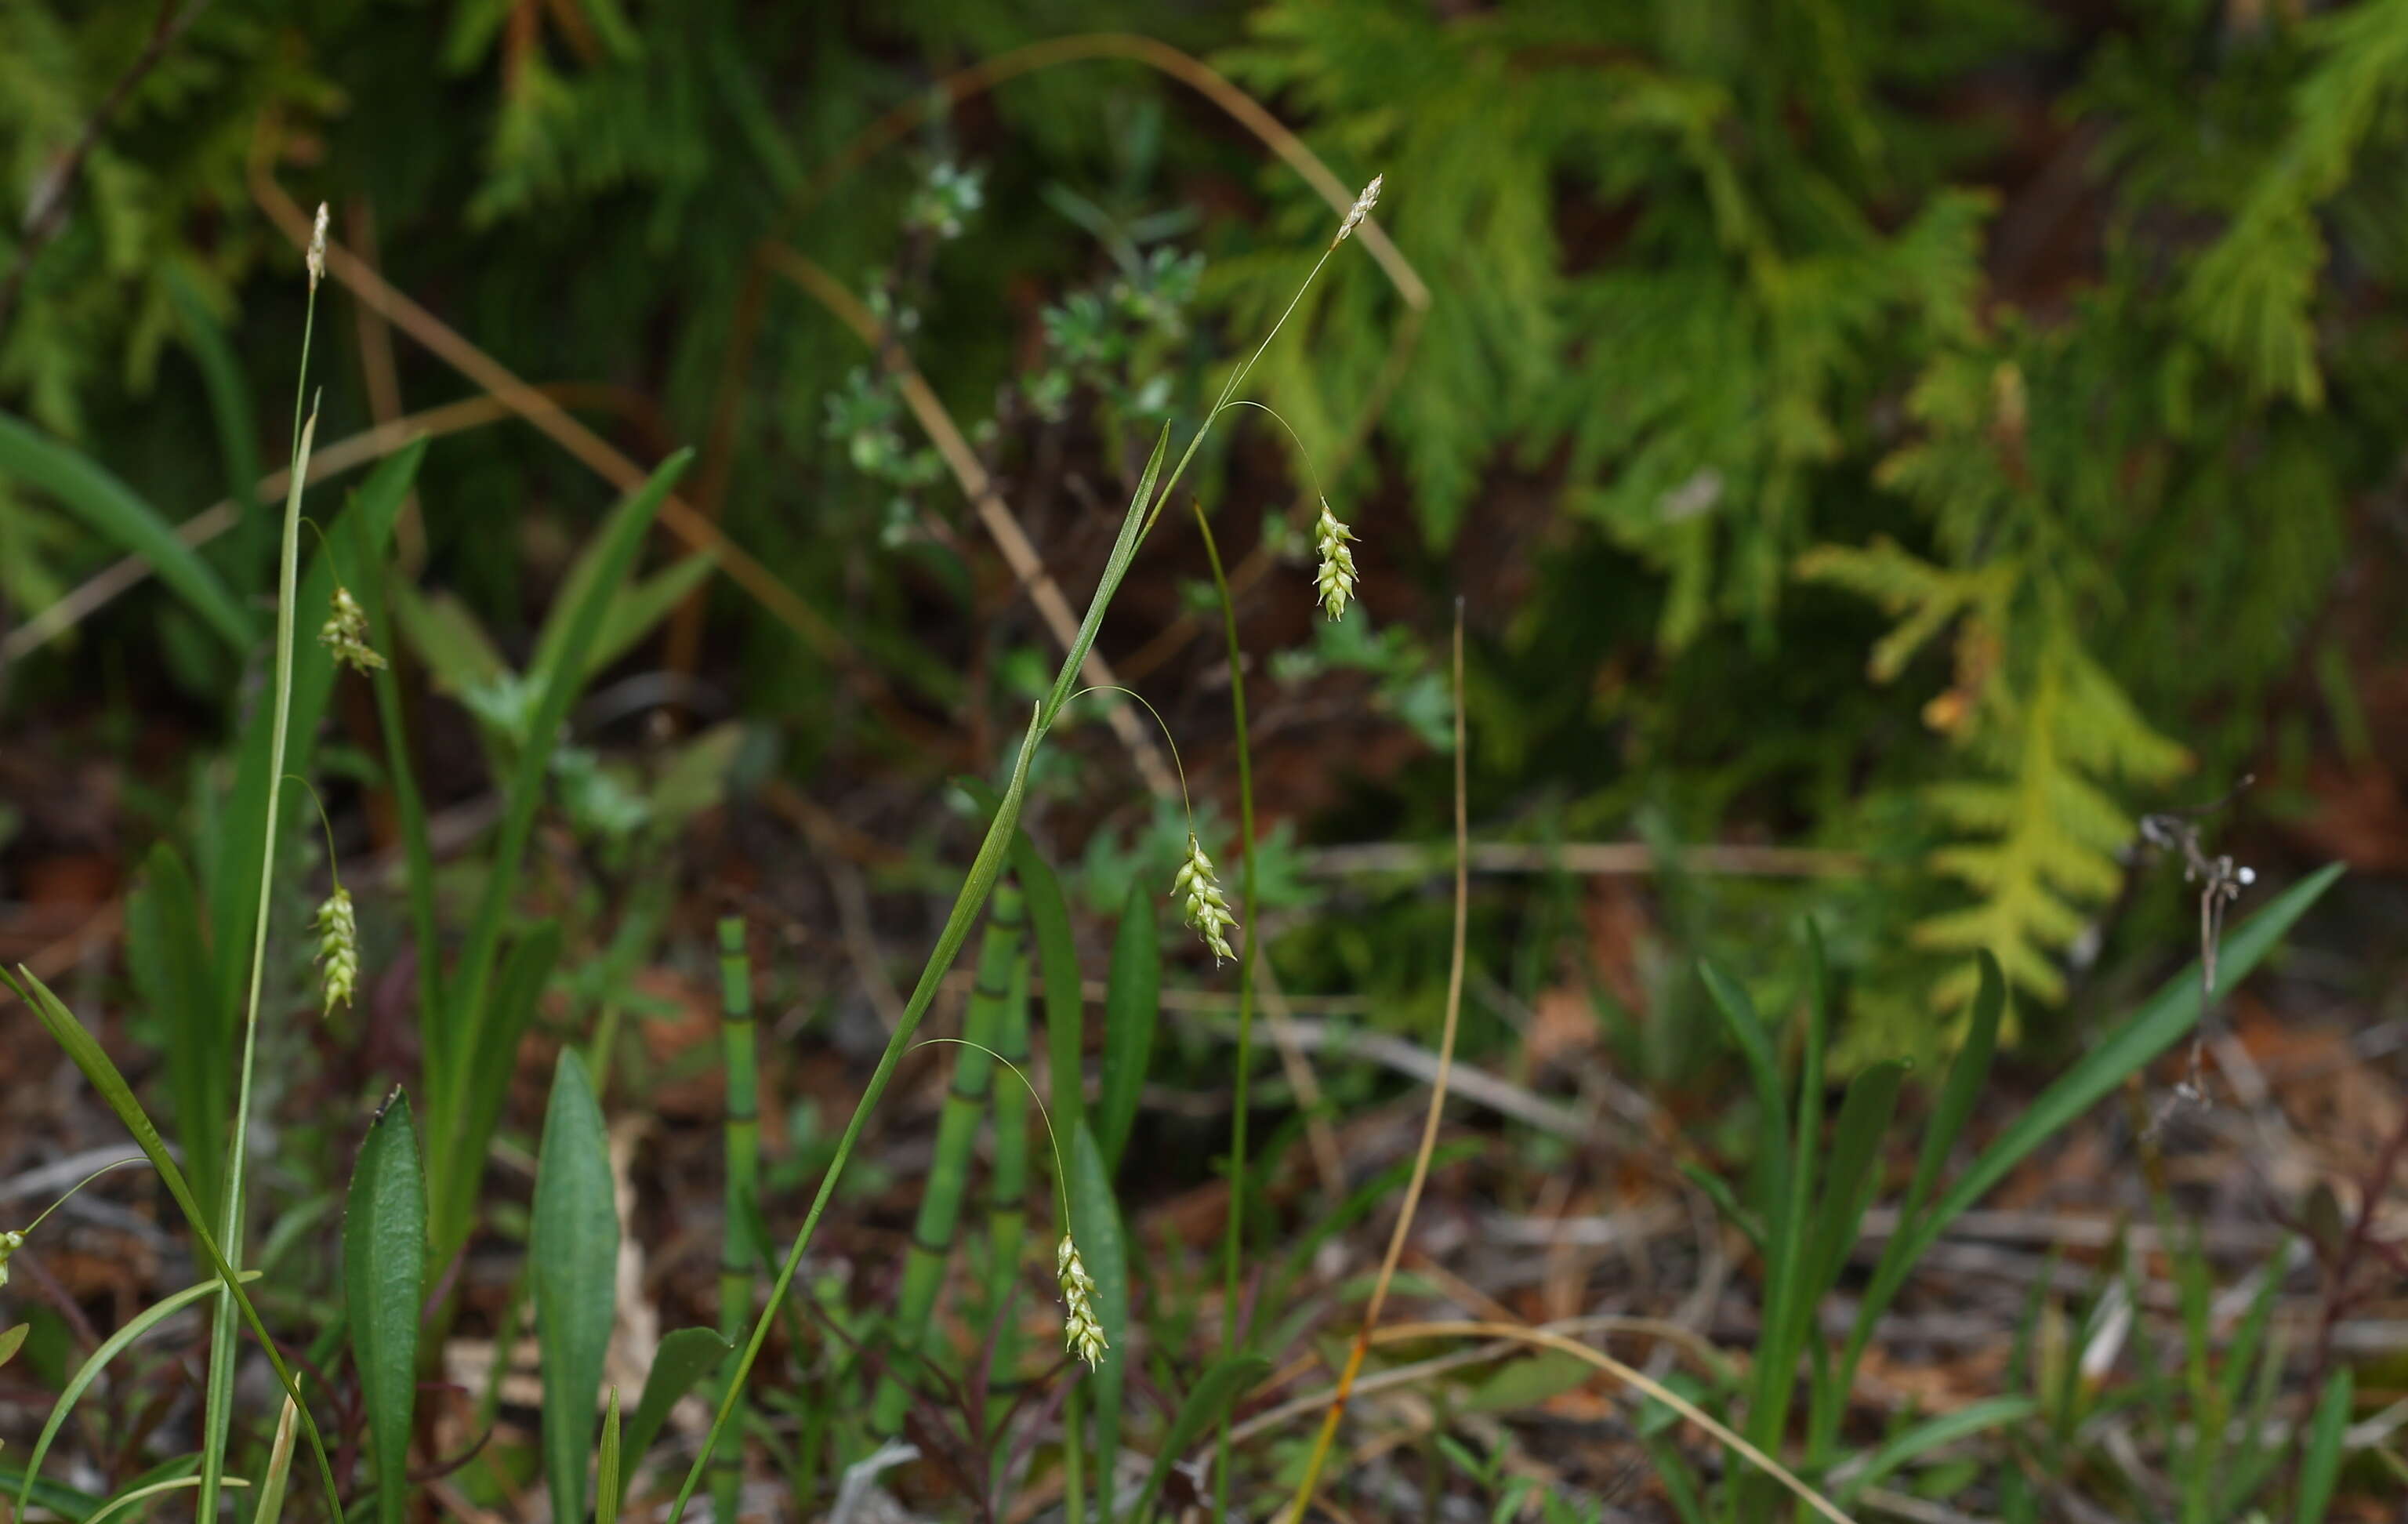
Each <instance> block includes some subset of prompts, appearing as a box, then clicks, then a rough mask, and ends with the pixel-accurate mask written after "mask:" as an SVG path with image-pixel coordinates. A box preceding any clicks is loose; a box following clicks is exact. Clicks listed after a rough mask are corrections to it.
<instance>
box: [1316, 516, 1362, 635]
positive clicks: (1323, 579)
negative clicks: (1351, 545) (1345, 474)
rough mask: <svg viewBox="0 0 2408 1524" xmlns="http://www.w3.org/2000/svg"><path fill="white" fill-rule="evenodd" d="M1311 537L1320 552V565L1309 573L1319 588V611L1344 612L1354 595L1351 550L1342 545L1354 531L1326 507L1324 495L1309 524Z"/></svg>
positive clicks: (1336, 615) (1353, 565) (1330, 614)
mask: <svg viewBox="0 0 2408 1524" xmlns="http://www.w3.org/2000/svg"><path fill="white" fill-rule="evenodd" d="M1312 538H1313V541H1314V543H1315V544H1316V545H1317V546H1318V548H1319V549H1320V552H1321V566H1320V568H1318V569H1317V570H1315V571H1314V573H1313V577H1312V581H1313V586H1314V587H1315V588H1316V589H1317V590H1318V592H1319V595H1320V597H1321V607H1322V611H1324V612H1326V613H1327V614H1328V615H1329V617H1330V618H1332V619H1336V618H1338V617H1339V616H1340V615H1341V614H1343V613H1345V612H1346V605H1347V602H1348V600H1350V599H1352V598H1353V597H1355V553H1354V552H1353V551H1350V550H1348V549H1347V548H1346V542H1347V541H1348V540H1350V539H1354V538H1355V531H1354V530H1352V529H1349V528H1347V527H1346V525H1343V524H1340V522H1339V521H1338V515H1337V514H1335V513H1332V512H1331V511H1329V499H1328V498H1326V497H1324V498H1323V499H1322V500H1321V517H1320V519H1319V520H1318V521H1317V522H1316V523H1315V524H1314V525H1313V526H1312Z"/></svg>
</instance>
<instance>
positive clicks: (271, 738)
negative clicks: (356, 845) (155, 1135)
mask: <svg viewBox="0 0 2408 1524" xmlns="http://www.w3.org/2000/svg"><path fill="white" fill-rule="evenodd" d="M308 265H309V293H308V302H307V304H306V306H305V307H304V309H303V316H302V320H301V364H300V374H299V376H298V378H297V380H296V382H295V385H294V397H293V466H292V478H291V480H292V487H291V489H290V490H289V491H288V492H286V494H285V497H284V535H283V540H282V544H281V547H280V548H279V552H278V554H277V566H276V678H275V683H274V686H273V688H272V689H271V691H270V694H269V700H268V701H269V702H270V703H271V704H273V705H274V706H275V709H274V718H273V720H272V721H271V722H270V725H269V729H268V743H267V768H268V779H267V814H266V820H265V843H264V845H263V847H262V850H261V852H260V857H259V901H258V906H257V913H256V914H255V915H254V916H253V917H252V926H251V989H250V995H249V997H248V999H247V1000H246V1002H245V1009H244V1013H243V1023H242V1066H241V1069H240V1070H239V1071H238V1074H237V1078H236V1084H235V1106H234V1135H233V1138H232V1140H231V1141H230V1142H229V1143H228V1144H227V1152H226V1164H225V1180H224V1183H223V1186H222V1196H223V1201H222V1208H221V1211H220V1213H219V1216H218V1243H219V1244H220V1245H221V1247H222V1253H223V1254H224V1256H225V1260H226V1264H227V1266H228V1267H229V1268H230V1269H232V1270H236V1271H238V1270H240V1269H241V1268H242V1238H243V1205H244V1201H243V1180H242V1172H243V1161H244V1157H245V1155H246V1153H247V1144H248V1143H249V1135H250V1132H251V1076H252V1072H253V1070H254V1068H255V1066H256V1063H257V1060H258V1056H259V1000H260V992H261V986H262V985H263V983H264V982H265V977H266V973H267V921H268V913H269V910H270V908H271V907H270V896H271V895H272V894H273V892H274V889H275V884H276V837H277V828H278V826H279V815H280V809H279V806H280V805H281V803H282V793H283V784H284V752H285V746H286V744H287V742H288V740H289V739H290V738H289V736H288V735H287V731H288V729H289V728H290V726H291V722H292V713H293V640H294V613H295V611H294V606H293V605H294V598H295V597H298V591H297V584H298V582H299V565H300V559H301V491H302V485H303V483H304V482H307V481H308V474H309V446H310V443H311V440H312V439H313V438H314V436H315V435H316V434H317V431H318V416H317V411H316V410H315V409H312V410H310V412H309V417H308V422H307V423H304V422H303V421H302V413H301V405H302V401H303V399H304V398H305V397H306V396H307V395H308V381H309V340H310V338H311V336H312V334H313V332H314V331H315V328H316V324H317V319H318V287H319V285H320V283H321V282H322V281H323V280H324V279H325V273H326V208H325V207H324V205H323V204H321V205H320V206H319V208H318V222H317V227H316V231H315V232H314V233H313V234H312V236H311V237H310V240H309V254H308ZM239 1354H240V1345H239V1344H238V1343H237V1341H236V1332H235V1303H234V1299H233V1298H231V1297H220V1298H219V1299H218V1301H217V1303H216V1306H215V1307H214V1309H213V1310H212V1316H211V1317H210V1319H209V1372H208V1396H207V1401H206V1403H205V1406H204V1410H203V1416H202V1427H201V1473H200V1495H199V1497H198V1498H197V1499H196V1500H195V1502H194V1503H193V1509H194V1513H195V1517H200V1518H204V1519H215V1518H216V1517H218V1486H219V1481H220V1479H221V1478H222V1476H223V1474H224V1471H225V1447H226V1438H227V1434H228V1431H230V1430H231V1428H232V1427H233V1422H234V1367H235V1361H236V1359H237V1358H238V1357H239Z"/></svg>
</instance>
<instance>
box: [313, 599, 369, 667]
mask: <svg viewBox="0 0 2408 1524" xmlns="http://www.w3.org/2000/svg"><path fill="white" fill-rule="evenodd" d="M318 643H319V644H320V645H322V646H324V647H325V648H326V649H327V650H329V651H331V652H333V653H334V654H335V661H336V663H337V665H339V666H343V667H348V668H350V669H351V670H352V671H354V672H358V673H360V674H361V675H363V676H366V674H367V673H369V672H373V671H375V670H376V669H378V668H380V667H382V666H383V665H384V658H383V657H382V656H380V655H379V654H377V651H376V647H374V646H372V645H370V644H368V616H367V612H366V611H365V610H363V609H362V608H361V607H360V600H359V599H357V598H355V597H351V589H350V588H348V587H344V586H341V585H339V584H337V587H336V588H335V596H334V598H333V599H332V600H331V611H330V612H329V613H328V614H327V615H326V622H325V623H324V624H323V625H319V626H318Z"/></svg>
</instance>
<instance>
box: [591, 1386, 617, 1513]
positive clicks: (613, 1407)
mask: <svg viewBox="0 0 2408 1524" xmlns="http://www.w3.org/2000/svg"><path fill="white" fill-rule="evenodd" d="M594 1472H595V1477H594V1524H619V1388H618V1387H617V1386H616V1385H615V1384H614V1385H613V1386H612V1387H610V1404H609V1407H608V1408H607V1409H605V1410H604V1412H603V1415H602V1450H601V1454H600V1455H599V1456H598V1457H597V1458H596V1459H595V1467H594Z"/></svg>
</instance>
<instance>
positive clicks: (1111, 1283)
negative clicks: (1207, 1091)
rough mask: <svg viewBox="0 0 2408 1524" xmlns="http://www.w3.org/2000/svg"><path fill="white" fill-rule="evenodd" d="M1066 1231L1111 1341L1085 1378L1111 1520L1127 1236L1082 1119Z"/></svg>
mask: <svg viewBox="0 0 2408 1524" xmlns="http://www.w3.org/2000/svg"><path fill="white" fill-rule="evenodd" d="M1070 1232H1071V1236H1072V1238H1073V1239H1074V1240H1075V1241H1076V1242H1077V1244H1078V1245H1079V1258H1081V1259H1082V1260H1084V1261H1085V1263H1086V1266H1087V1273H1088V1274H1089V1275H1091V1276H1093V1277H1094V1278H1095V1282H1096V1299H1095V1300H1096V1321H1097V1322H1098V1323H1101V1324H1102V1325H1103V1327H1104V1342H1105V1343H1106V1344H1110V1345H1111V1348H1110V1349H1109V1350H1107V1351H1106V1352H1105V1354H1104V1359H1103V1363H1102V1364H1100V1365H1098V1366H1097V1367H1096V1369H1095V1371H1094V1372H1093V1373H1090V1375H1089V1376H1088V1378H1087V1384H1088V1386H1089V1387H1092V1388H1093V1390H1094V1393H1095V1399H1096V1405H1095V1414H1096V1514H1097V1517H1098V1518H1100V1519H1102V1520H1103V1521H1104V1524H1111V1518H1112V1472H1113V1463H1112V1462H1113V1458H1114V1457H1115V1456H1117V1455H1118V1454H1119V1453H1120V1438H1121V1393H1122V1389H1123V1387H1124V1386H1125V1378H1126V1373H1127V1369H1128V1367H1127V1359H1128V1351H1127V1348H1126V1344H1125V1342H1126V1340H1127V1338H1128V1331H1129V1283H1128V1241H1127V1239H1126V1238H1125V1236H1124V1235H1123V1233H1122V1231H1121V1213H1120V1204H1119V1203H1118V1202H1117V1201H1113V1199H1112V1176H1111V1171H1110V1170H1107V1169H1106V1168H1105V1167H1104V1156H1103V1153H1102V1151H1101V1150H1100V1149H1098V1148H1097V1146H1096V1135H1095V1133H1094V1132H1093V1131H1091V1130H1090V1129H1088V1127H1087V1125H1086V1124H1085V1123H1084V1122H1082V1123H1080V1124H1079V1129H1078V1131H1077V1132H1075V1133H1073V1134H1072V1135H1071V1138H1070Z"/></svg>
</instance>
